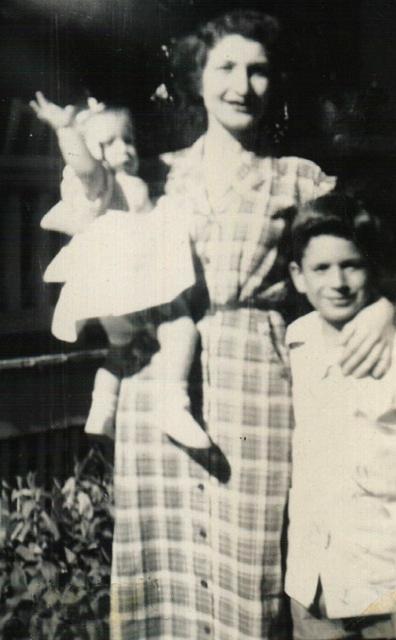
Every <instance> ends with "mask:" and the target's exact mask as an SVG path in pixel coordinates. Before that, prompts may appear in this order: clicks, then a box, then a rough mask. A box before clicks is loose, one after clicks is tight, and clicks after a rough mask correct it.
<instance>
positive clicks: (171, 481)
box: [111, 11, 391, 640]
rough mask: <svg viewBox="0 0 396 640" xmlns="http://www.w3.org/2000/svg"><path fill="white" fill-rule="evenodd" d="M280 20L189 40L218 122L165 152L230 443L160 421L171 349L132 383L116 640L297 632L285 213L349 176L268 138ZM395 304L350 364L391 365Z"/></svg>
mask: <svg viewBox="0 0 396 640" xmlns="http://www.w3.org/2000/svg"><path fill="white" fill-rule="evenodd" d="M278 31H279V29H278V24H277V22H276V21H275V20H274V19H273V18H271V17H269V16H266V15H263V14H260V13H256V12H251V11H236V12H232V13H230V14H227V15H225V16H222V17H220V18H218V19H217V20H215V21H213V22H211V23H208V24H207V25H206V26H205V27H204V28H203V29H202V30H201V31H200V32H199V33H198V34H197V36H195V37H192V38H189V39H188V40H187V41H185V42H184V43H183V51H184V53H185V52H186V50H187V49H188V50H190V51H194V55H195V61H196V74H195V77H199V82H198V85H199V87H198V89H199V93H200V94H201V96H202V98H203V102H204V105H205V108H206V111H207V116H208V128H207V132H206V134H205V136H203V137H202V138H200V139H199V140H198V141H197V142H196V143H195V144H194V145H193V146H192V147H191V148H190V149H187V150H184V151H180V152H177V153H174V154H168V155H167V156H166V157H165V161H166V162H167V163H168V164H169V166H170V172H169V176H168V179H167V183H166V187H165V188H166V192H167V193H168V194H169V195H170V196H171V199H172V205H173V206H174V204H175V202H178V200H179V205H178V206H180V208H181V210H184V211H185V213H186V217H188V219H189V221H190V229H191V239H192V244H193V247H194V250H195V253H196V258H197V278H198V280H199V282H198V285H197V289H196V292H195V293H196V295H195V299H194V301H193V302H194V305H195V306H194V308H195V309H198V314H199V315H200V320H199V322H198V328H199V330H200V334H201V339H202V356H201V365H202V376H203V415H204V420H205V424H206V427H207V430H208V433H209V435H210V437H211V438H212V440H213V442H215V443H216V444H217V445H218V446H219V449H220V451H221V455H219V456H218V458H216V456H210V455H209V454H208V457H207V459H206V463H205V460H204V459H202V458H201V460H199V459H198V457H197V456H196V455H195V453H196V452H192V451H188V450H185V449H182V448H178V447H177V446H176V445H175V444H174V443H172V442H171V441H170V440H169V439H167V438H166V437H165V436H163V435H162V434H161V431H160V430H159V429H158V428H156V427H155V425H154V424H153V420H152V413H151V409H152V407H153V404H154V403H153V400H152V399H153V396H154V395H155V394H156V393H158V392H160V390H158V388H153V384H151V383H150V378H153V377H154V376H153V369H154V368H155V367H156V366H158V362H159V359H160V354H159V356H156V357H155V358H153V361H152V363H151V364H150V365H149V366H147V367H146V368H144V369H143V370H142V371H140V372H139V374H137V375H135V376H133V377H132V378H129V379H126V380H124V382H123V385H122V390H121V398H120V410H119V414H118V421H117V436H116V437H117V442H116V460H115V496H116V511H115V533H114V557H113V576H112V617H111V624H112V638H113V640H120V639H122V640H134V639H136V640H143V639H144V638H161V639H162V640H165V639H167V640H174V639H175V638H185V639H203V638H214V639H215V640H247V639H252V638H262V639H263V638H269V637H274V638H281V637H283V635H282V624H281V623H282V616H279V613H280V610H281V607H280V605H281V601H282V580H281V577H282V576H281V534H282V526H283V519H284V509H285V503H286V494H287V489H288V485H289V466H290V428H291V413H290V402H289V385H290V382H289V377H288V368H287V364H286V359H285V354H284V320H283V318H282V314H281V304H280V298H279V296H278V293H279V286H278V285H277V283H278V282H279V280H280V278H281V275H282V264H281V261H280V260H279V259H278V258H279V257H278V252H277V247H278V244H279V242H280V239H281V236H282V234H283V232H284V229H285V225H286V221H285V219H284V218H283V217H282V216H281V215H277V212H278V210H280V209H283V208H284V207H287V206H289V205H291V204H293V203H297V202H300V201H303V200H307V199H310V198H313V197H315V196H318V195H320V194H324V193H325V192H327V191H329V190H330V189H331V188H332V187H333V186H334V179H332V178H328V177H327V176H325V175H324V174H323V173H322V172H321V170H320V169H319V168H318V167H317V166H316V165H315V164H313V163H312V162H309V161H306V160H301V159H299V158H280V159H277V158H274V157H272V156H271V155H270V153H269V151H268V147H267V140H266V138H265V135H264V134H265V131H266V128H265V126H264V127H263V122H268V119H269V114H271V113H272V111H273V104H274V102H273V99H274V97H276V94H275V95H274V93H275V91H276V86H277V82H278V78H279V68H278V67H277V42H278ZM263 132H264V133H263ZM258 293H259V294H260V295H258ZM278 298H279V299H278ZM258 299H260V302H259V303H258ZM388 306H390V305H389V303H387V302H386V301H381V302H380V303H377V306H374V305H373V307H372V308H370V309H368V310H367V311H366V314H367V315H366V318H363V319H362V318H361V319H360V324H359V323H358V322H357V323H356V325H354V326H351V327H349V333H348V334H347V335H346V336H345V338H346V340H348V339H349V338H350V340H349V351H348V350H346V362H347V366H349V367H350V369H353V368H355V369H356V367H357V372H358V373H361V372H362V367H359V366H357V365H359V363H360V361H361V360H364V359H365V363H363V369H364V367H365V366H366V367H367V368H368V369H371V367H372V365H373V363H374V364H376V363H378V362H379V365H378V367H377V372H378V373H380V372H381V368H382V369H383V368H384V366H385V365H384V362H383V361H382V360H381V356H382V355H383V354H384V353H386V350H384V342H383V341H381V340H380V339H379V336H380V335H381V334H382V333H383V332H384V327H385V326H386V325H387V323H388V324H389V323H390V320H389V318H390V317H391V313H390V311H389V309H388ZM259 307H260V308H259ZM379 319H380V320H381V322H379ZM362 325H363V326H364V327H365V329H364V331H366V333H364V331H363V332H362V329H361V326H362ZM376 326H378V327H379V329H378V331H374V329H370V327H376ZM361 342H362V343H363V345H362V348H361V349H360V350H359V349H358V350H357V351H356V353H353V355H351V353H352V352H354V351H355V350H356V346H357V345H358V344H359V343H361ZM374 343H375V346H374V347H373V348H372V345H373V344H374ZM367 352H369V356H368V357H367V358H365V356H366V355H367ZM348 356H349V359H348Z"/></svg>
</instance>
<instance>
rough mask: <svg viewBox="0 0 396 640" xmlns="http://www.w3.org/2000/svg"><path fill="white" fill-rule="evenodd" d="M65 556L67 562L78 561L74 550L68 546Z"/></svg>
mask: <svg viewBox="0 0 396 640" xmlns="http://www.w3.org/2000/svg"><path fill="white" fill-rule="evenodd" d="M65 556H66V562H67V564H74V563H75V562H76V559H77V556H76V554H75V553H73V551H70V549H68V548H67V547H65Z"/></svg>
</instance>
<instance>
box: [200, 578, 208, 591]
mask: <svg viewBox="0 0 396 640" xmlns="http://www.w3.org/2000/svg"><path fill="white" fill-rule="evenodd" d="M201 586H202V587H203V588H204V589H207V588H208V583H207V582H206V580H201Z"/></svg>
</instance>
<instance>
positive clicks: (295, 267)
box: [289, 261, 307, 293]
mask: <svg viewBox="0 0 396 640" xmlns="http://www.w3.org/2000/svg"><path fill="white" fill-rule="evenodd" d="M289 273H290V277H291V279H292V280H293V284H294V286H295V287H296V289H297V291H298V293H306V292H307V290H306V286H305V278H304V275H303V272H302V271H301V267H300V265H299V264H297V262H294V261H293V262H291V263H290V264H289Z"/></svg>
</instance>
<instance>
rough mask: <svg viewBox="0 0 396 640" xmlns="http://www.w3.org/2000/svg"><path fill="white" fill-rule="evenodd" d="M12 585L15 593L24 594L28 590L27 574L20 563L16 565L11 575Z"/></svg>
mask: <svg viewBox="0 0 396 640" xmlns="http://www.w3.org/2000/svg"><path fill="white" fill-rule="evenodd" d="M10 583H11V586H12V588H13V589H14V591H15V593H23V592H24V591H26V589H27V580H26V575H25V572H24V571H23V569H22V567H21V566H20V564H19V563H15V564H14V567H13V569H12V571H11V574H10Z"/></svg>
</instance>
